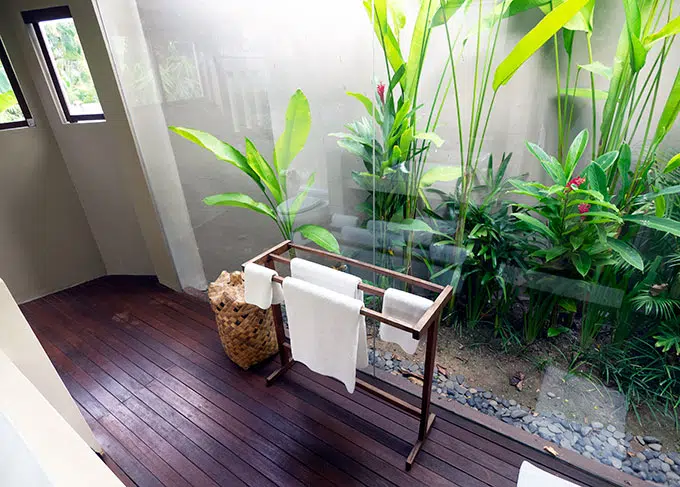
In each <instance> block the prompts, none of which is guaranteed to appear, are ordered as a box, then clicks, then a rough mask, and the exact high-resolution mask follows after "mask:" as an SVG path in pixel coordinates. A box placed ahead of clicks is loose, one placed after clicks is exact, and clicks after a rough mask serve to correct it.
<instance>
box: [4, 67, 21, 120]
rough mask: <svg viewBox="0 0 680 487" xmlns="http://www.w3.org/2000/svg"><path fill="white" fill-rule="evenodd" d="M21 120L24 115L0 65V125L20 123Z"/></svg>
mask: <svg viewBox="0 0 680 487" xmlns="http://www.w3.org/2000/svg"><path fill="white" fill-rule="evenodd" d="M22 120H25V118H24V114H23V113H22V112H21V107H20V106H19V102H18V101H17V97H16V95H15V94H14V91H13V90H12V87H11V86H10V84H9V79H7V72H6V71H5V67H4V66H2V65H0V123H7V122H21V121H22Z"/></svg>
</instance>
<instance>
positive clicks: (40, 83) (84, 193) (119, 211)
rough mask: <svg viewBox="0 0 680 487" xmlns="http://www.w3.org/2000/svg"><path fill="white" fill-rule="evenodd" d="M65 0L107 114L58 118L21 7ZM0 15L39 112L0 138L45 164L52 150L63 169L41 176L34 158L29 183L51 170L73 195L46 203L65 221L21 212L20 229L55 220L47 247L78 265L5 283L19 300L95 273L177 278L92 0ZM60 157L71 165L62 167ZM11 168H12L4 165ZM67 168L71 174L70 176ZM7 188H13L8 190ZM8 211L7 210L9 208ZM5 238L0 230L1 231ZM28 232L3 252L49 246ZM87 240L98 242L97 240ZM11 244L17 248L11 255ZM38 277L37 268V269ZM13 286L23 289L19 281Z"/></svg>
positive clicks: (5, 8) (10, 9)
mask: <svg viewBox="0 0 680 487" xmlns="http://www.w3.org/2000/svg"><path fill="white" fill-rule="evenodd" d="M64 4H67V5H68V6H69V7H70V9H71V13H72V15H73V17H74V20H75V23H76V27H77V29H78V33H79V36H80V38H81V42H82V44H83V50H84V51H85V55H86V57H87V60H88V64H89V66H90V70H91V73H92V78H93V80H94V83H95V86H96V88H97V93H98V95H99V99H100V102H101V105H102V107H103V110H104V114H105V117H106V120H105V121H101V122H91V123H78V124H68V123H64V121H63V120H62V117H61V113H60V111H59V110H60V108H59V105H58V103H57V101H56V99H55V98H54V95H53V92H52V90H51V87H50V85H49V84H48V81H47V78H46V76H45V73H44V67H43V65H42V64H41V61H40V58H39V57H38V56H37V55H36V51H35V48H34V45H33V39H32V37H31V35H29V30H28V29H27V27H26V26H25V25H24V23H23V20H22V18H21V11H22V10H30V9H37V8H45V7H49V6H55V5H64ZM0 18H1V19H2V23H1V25H2V26H3V30H4V31H6V33H7V36H9V37H11V38H12V39H13V42H12V43H11V48H10V47H9V46H8V48H9V50H10V52H9V54H10V56H11V57H13V58H16V59H18V60H19V61H21V63H22V65H23V64H24V63H25V67H24V69H22V74H21V75H20V76H19V79H20V81H21V82H23V84H27V83H28V82H29V80H32V82H33V86H34V87H35V91H36V92H37V96H36V94H35V93H32V96H28V98H29V100H28V101H29V105H30V107H31V109H32V110H33V111H34V112H36V115H40V117H36V118H37V119H38V127H37V128H32V129H23V130H21V131H12V132H7V133H0V140H3V139H7V140H10V138H11V139H12V140H11V143H12V144H13V145H16V146H17V147H18V148H19V149H17V150H20V151H24V152H26V151H31V150H32V151H34V153H33V157H34V160H35V163H36V164H43V165H48V163H47V161H46V160H45V155H46V154H49V156H50V157H51V158H52V159H58V160H59V161H60V162H59V164H60V167H61V173H59V174H58V175H54V174H53V173H54V172H55V171H56V169H55V168H54V167H52V166H49V169H50V170H51V171H52V173H50V174H49V176H51V177H49V179H48V178H47V174H45V176H42V174H43V173H45V171H47V170H48V167H41V168H40V172H33V173H31V177H32V178H33V180H32V181H31V183H32V184H34V185H36V184H38V182H37V181H36V174H38V175H40V177H43V178H44V183H45V185H47V181H49V182H50V183H52V184H53V181H52V180H53V179H54V180H55V181H61V182H63V184H65V185H67V186H68V187H69V189H70V192H71V196H70V200H69V199H68V198H67V197H66V196H63V195H59V196H60V197H59V198H55V199H56V201H55V202H53V203H52V204H54V205H55V208H50V211H51V212H52V213H56V212H58V211H60V213H59V215H60V218H61V220H62V221H65V222H64V223H63V224H62V225H59V224H54V223H53V222H52V220H50V221H49V222H45V223H44V224H43V225H40V226H38V225H35V223H34V222H31V219H30V218H26V219H25V220H26V221H25V222H23V224H24V225H26V226H27V227H28V230H27V231H32V232H33V233H40V232H41V231H42V232H44V230H45V228H50V225H52V226H54V227H56V228H59V227H61V228H59V229H60V232H59V234H58V237H59V238H60V239H61V240H60V241H58V242H56V245H54V246H53V247H54V251H53V252H52V254H51V255H50V257H51V259H53V260H54V261H58V262H59V265H60V266H61V267H71V268H73V269H74V270H73V271H72V273H73V274H75V275H74V276H73V277H69V276H65V275H62V274H63V270H62V269H61V268H56V269H54V271H53V272H48V274H49V275H48V276H47V277H49V278H54V279H56V280H58V281H59V283H58V284H56V285H51V286H50V285H47V286H46V290H45V291H40V290H39V289H37V288H36V284H35V283H32V282H30V280H31V279H32V278H34V275H33V274H32V273H31V270H30V269H28V270H27V271H26V272H25V274H26V275H22V274H21V273H19V277H17V278H14V279H13V278H12V276H4V277H5V278H6V280H7V281H8V283H9V285H10V287H11V288H12V289H13V291H14V292H15V294H17V296H18V299H20V300H25V299H27V298H30V297H33V296H37V295H40V294H44V293H45V292H49V291H50V290H52V289H55V288H59V287H64V286H68V285H72V284H75V283H77V282H78V281H82V280H87V279H90V278H92V277H96V276H97V275H101V274H156V275H158V277H159V279H160V281H161V282H163V283H164V284H166V285H169V286H172V287H178V286H179V282H178V279H177V275H176V272H175V270H174V265H173V261H172V259H171V257H170V253H169V251H168V248H167V245H166V242H165V238H164V236H163V233H162V231H161V226H160V223H159V221H158V218H157V215H156V211H155V208H154V205H153V201H152V199H151V196H150V194H149V190H148V186H147V183H146V177H145V174H144V171H143V170H142V167H141V164H140V160H139V156H138V153H137V148H136V146H135V142H134V139H133V138H132V134H131V132H130V126H129V123H128V119H127V117H126V113H125V110H124V108H123V104H122V101H121V97H120V92H119V90H118V86H117V84H116V80H115V77H114V75H113V71H112V67H111V62H110V59H109V55H108V51H107V49H106V45H105V43H104V40H103V37H102V33H101V29H100V27H99V22H98V19H97V16H96V13H95V10H94V8H93V5H92V2H91V1H90V0H71V1H49V0H9V1H6V2H3V3H2V5H1V6H0ZM33 86H31V89H30V91H31V92H33ZM41 105H42V106H41ZM43 110H44V112H43ZM19 132H21V135H20V136H21V137H23V141H20V140H19V137H20V136H19V135H15V133H19ZM41 136H42V137H43V138H44V139H45V140H42V139H41V140H40V145H41V146H42V147H43V149H42V151H39V150H37V149H36V147H35V145H36V142H34V139H38V138H40V137H41ZM4 158H5V154H1V155H0V162H4V161H3V159H4ZM64 163H65V166H66V169H67V170H68V173H67V172H66V171H65V170H64ZM55 164H56V163H55ZM8 165H10V166H11V165H13V164H12V163H11V161H9V160H8V161H7V163H5V164H2V166H8ZM1 170H2V169H0V171H1ZM8 176H11V175H9V174H8ZM56 176H58V177H56ZM69 176H70V178H71V181H72V183H71V181H69ZM3 179H4V178H3ZM12 179H14V178H13V177H8V178H6V180H5V181H2V182H0V184H3V182H5V183H7V184H9V185H15V184H16V183H15V182H14V183H13V182H12ZM73 188H75V193H76V194H77V197H76V194H74V193H73ZM51 191H52V192H54V191H56V190H55V189H52V190H51ZM63 191H65V190H63ZM41 194H42V193H41ZM3 196H4V195H3ZM3 196H0V198H2V197H3ZM15 196H16V195H15ZM55 196H56V195H55ZM7 197H8V198H10V196H7ZM65 200H66V201H65ZM78 200H79V203H80V204H78ZM17 206H19V201H17V200H15V199H11V200H10V201H8V202H7V207H11V208H17ZM73 206H76V207H77V210H73V208H72V207H73ZM1 211H2V210H0V212H1ZM8 213H9V214H10V215H11V214H13V212H12V211H8ZM0 214H1V213H0ZM10 215H8V216H7V219H9V218H10ZM50 216H52V215H50ZM88 225H89V228H88ZM14 226H16V222H9V221H8V222H7V224H6V225H5V226H3V232H4V231H5V229H8V231H9V232H14V231H15V230H14ZM71 227H74V228H71ZM2 238H3V237H1V236H0V239H2ZM35 240H36V242H35V244H34V245H35V251H33V252H25V255H20V253H18V252H17V250H16V248H19V249H21V248H22V246H21V245H16V244H15V245H14V246H13V248H15V250H9V249H10V248H11V246H10V245H9V244H7V245H4V246H3V247H4V248H2V249H0V253H2V252H5V253H6V254H8V255H7V257H6V259H7V260H8V261H13V260H22V259H23V260H27V261H29V262H33V261H35V260H36V258H35V254H36V253H40V252H45V247H52V246H51V245H50V242H47V243H46V242H45V240H44V239H39V238H38V239H35ZM93 241H94V243H95V244H96V245H94V246H93V245H92V243H93ZM59 244H61V245H59ZM69 253H70V254H73V257H74V258H75V260H72V261H69V260H68V257H69V255H70V254H69ZM15 254H17V255H18V256H19V257H18V258H17V257H16V256H15V257H14V258H12V256H13V255H15ZM97 254H99V255H97ZM89 255H93V256H94V260H95V261H96V262H97V264H96V266H95V267H96V268H93V266H92V264H91V263H90V262H89V261H87V256H89ZM1 265H2V263H1V262H0V266H1ZM33 272H35V271H33ZM52 274H54V276H52ZM0 275H3V273H2V267H0ZM28 275H30V276H31V277H28ZM35 279H40V278H39V277H35ZM16 288H20V289H21V290H20V291H17V290H15V289H16Z"/></svg>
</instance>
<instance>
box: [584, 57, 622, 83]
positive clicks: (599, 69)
mask: <svg viewBox="0 0 680 487" xmlns="http://www.w3.org/2000/svg"><path fill="white" fill-rule="evenodd" d="M578 67H579V68H581V69H584V70H586V71H588V72H590V73H593V74H597V75H599V76H602V77H604V78H607V79H608V80H610V79H612V76H613V75H614V71H613V70H612V68H610V67H609V66H605V65H604V64H602V63H601V62H600V61H595V62H594V63H590V64H579V65H578Z"/></svg>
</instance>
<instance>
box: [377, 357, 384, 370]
mask: <svg viewBox="0 0 680 487" xmlns="http://www.w3.org/2000/svg"><path fill="white" fill-rule="evenodd" d="M375 366H376V367H380V368H383V367H384V366H385V359H384V358H382V357H380V356H377V357H376V358H375Z"/></svg>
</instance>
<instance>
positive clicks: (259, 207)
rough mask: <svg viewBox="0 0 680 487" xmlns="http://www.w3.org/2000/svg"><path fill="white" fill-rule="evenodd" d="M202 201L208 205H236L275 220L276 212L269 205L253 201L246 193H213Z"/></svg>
mask: <svg viewBox="0 0 680 487" xmlns="http://www.w3.org/2000/svg"><path fill="white" fill-rule="evenodd" d="M203 202H204V203H205V204H206V205H209V206H236V207H239V208H247V209H249V210H253V211H256V212H257V213H260V214H262V215H267V216H268V217H269V218H271V219H272V220H274V221H276V214H275V213H274V210H272V209H271V208H270V207H269V206H267V205H265V204H264V203H260V202H259V201H255V200H254V199H252V198H251V197H250V196H248V195H247V194H243V193H223V194H214V195H212V196H208V197H206V198H204V199H203Z"/></svg>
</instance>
